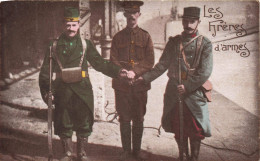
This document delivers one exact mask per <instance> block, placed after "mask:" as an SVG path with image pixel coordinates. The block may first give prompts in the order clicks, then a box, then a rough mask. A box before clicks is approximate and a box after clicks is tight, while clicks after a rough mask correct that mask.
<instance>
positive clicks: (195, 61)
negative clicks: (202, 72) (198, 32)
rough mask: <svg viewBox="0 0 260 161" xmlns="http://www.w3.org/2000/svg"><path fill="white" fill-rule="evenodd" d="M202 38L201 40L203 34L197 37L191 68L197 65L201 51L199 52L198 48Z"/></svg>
mask: <svg viewBox="0 0 260 161" xmlns="http://www.w3.org/2000/svg"><path fill="white" fill-rule="evenodd" d="M202 40H203V36H201V37H199V38H198V41H197V45H196V52H195V57H194V60H193V63H192V68H197V67H198V66H199V62H200V56H201V53H200V52H199V50H200V48H201V44H202Z"/></svg>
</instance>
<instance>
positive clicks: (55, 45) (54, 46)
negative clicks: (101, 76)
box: [52, 37, 87, 70]
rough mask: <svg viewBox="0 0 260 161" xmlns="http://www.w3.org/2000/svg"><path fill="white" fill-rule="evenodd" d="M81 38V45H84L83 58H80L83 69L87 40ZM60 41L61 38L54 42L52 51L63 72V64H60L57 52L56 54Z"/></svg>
mask: <svg viewBox="0 0 260 161" xmlns="http://www.w3.org/2000/svg"><path fill="white" fill-rule="evenodd" d="M80 38H81V43H82V47H83V53H82V56H81V58H80V62H79V67H81V66H82V64H83V60H84V55H85V52H86V49H87V43H86V40H85V39H83V38H82V37H80ZM58 40H59V38H57V39H56V40H54V42H53V44H52V47H53V50H52V51H53V55H54V56H55V58H56V60H57V63H58V65H59V67H60V70H62V69H63V67H62V64H61V62H60V60H59V58H58V56H57V52H56V51H57V50H56V49H57V43H58Z"/></svg>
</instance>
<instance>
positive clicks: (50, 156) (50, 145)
mask: <svg viewBox="0 0 260 161" xmlns="http://www.w3.org/2000/svg"><path fill="white" fill-rule="evenodd" d="M51 49H52V47H51V46H50V55H49V59H50V60H49V63H50V70H49V72H50V73H49V77H50V78H49V93H48V150H49V155H48V161H52V159H53V150H52V112H53V104H52V97H53V95H52V50H51Z"/></svg>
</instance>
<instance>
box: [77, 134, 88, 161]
mask: <svg viewBox="0 0 260 161" xmlns="http://www.w3.org/2000/svg"><path fill="white" fill-rule="evenodd" d="M87 144H88V138H87V137H80V136H77V158H78V161H88V157H87V154H86V148H87Z"/></svg>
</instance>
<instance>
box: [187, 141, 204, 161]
mask: <svg viewBox="0 0 260 161" xmlns="http://www.w3.org/2000/svg"><path fill="white" fill-rule="evenodd" d="M200 143H201V140H200V139H190V148H191V161H197V160H198V159H199V152H200Z"/></svg>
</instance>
